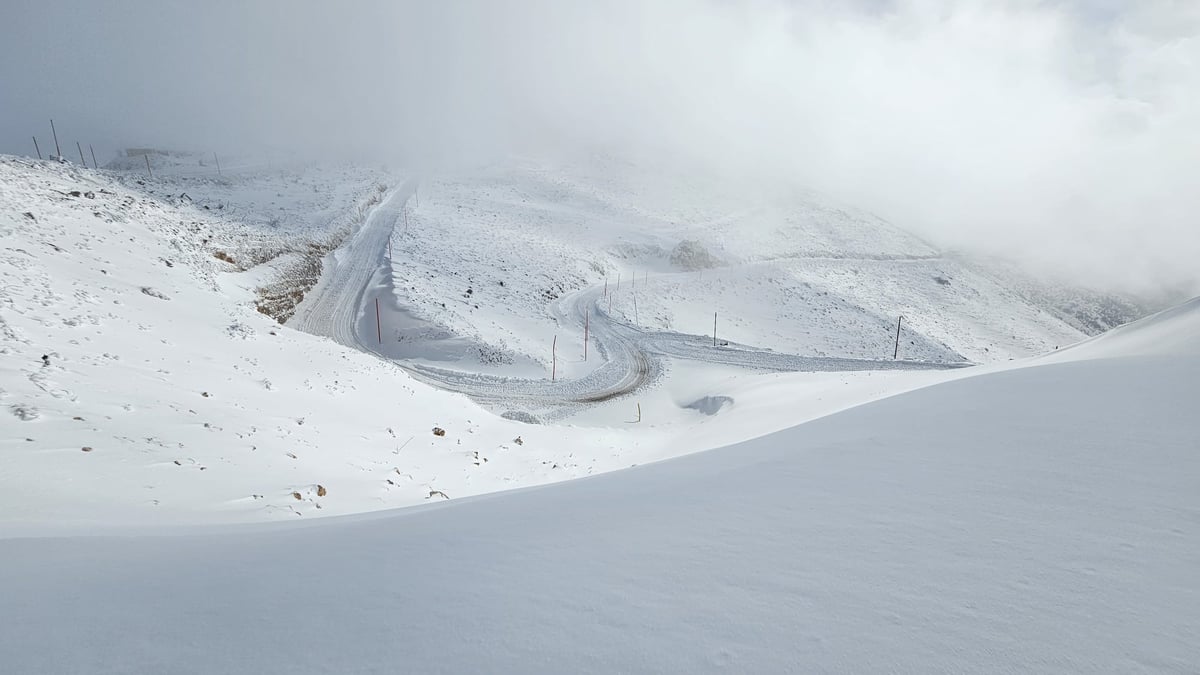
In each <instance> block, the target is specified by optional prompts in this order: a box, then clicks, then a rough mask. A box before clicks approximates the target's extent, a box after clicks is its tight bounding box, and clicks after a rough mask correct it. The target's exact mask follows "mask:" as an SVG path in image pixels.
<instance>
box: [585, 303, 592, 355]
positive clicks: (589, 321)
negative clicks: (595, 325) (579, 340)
mask: <svg viewBox="0 0 1200 675" xmlns="http://www.w3.org/2000/svg"><path fill="white" fill-rule="evenodd" d="M591 326H592V310H591V308H590V307H589V308H588V310H587V314H585V315H583V360H584V361H587V348H588V331H589V329H590V328H591Z"/></svg>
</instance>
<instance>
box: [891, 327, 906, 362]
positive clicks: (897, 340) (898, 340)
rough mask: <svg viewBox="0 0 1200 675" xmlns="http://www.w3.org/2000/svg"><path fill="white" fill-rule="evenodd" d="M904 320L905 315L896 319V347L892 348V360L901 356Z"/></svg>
mask: <svg viewBox="0 0 1200 675" xmlns="http://www.w3.org/2000/svg"><path fill="white" fill-rule="evenodd" d="M901 321H904V317H900V318H899V319H896V348H895V349H894V350H892V360H893V361H895V360H896V358H897V357H898V356H900V322H901Z"/></svg>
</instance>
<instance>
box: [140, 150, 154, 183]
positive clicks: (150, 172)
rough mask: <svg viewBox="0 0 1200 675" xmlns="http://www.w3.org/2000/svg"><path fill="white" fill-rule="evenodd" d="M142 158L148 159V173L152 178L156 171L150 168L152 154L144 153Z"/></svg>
mask: <svg viewBox="0 0 1200 675" xmlns="http://www.w3.org/2000/svg"><path fill="white" fill-rule="evenodd" d="M142 159H144V160H146V173H148V174H150V177H151V178H154V171H153V170H151V169H150V155H142Z"/></svg>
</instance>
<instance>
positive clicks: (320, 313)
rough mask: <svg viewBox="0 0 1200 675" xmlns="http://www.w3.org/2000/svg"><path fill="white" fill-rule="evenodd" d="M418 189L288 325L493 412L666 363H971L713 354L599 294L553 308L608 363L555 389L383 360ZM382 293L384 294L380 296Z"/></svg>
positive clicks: (382, 219) (567, 403) (746, 349)
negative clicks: (634, 317) (398, 249)
mask: <svg viewBox="0 0 1200 675" xmlns="http://www.w3.org/2000/svg"><path fill="white" fill-rule="evenodd" d="M416 187H417V181H416V180H415V179H411V180H409V181H407V182H405V183H403V184H401V185H400V186H398V187H396V188H395V189H393V190H392V191H391V192H389V193H388V194H387V196H386V197H385V198H384V199H383V201H382V202H381V203H380V204H379V205H378V206H376V207H375V208H374V209H373V210H372V211H371V212H370V213H369V214H368V216H367V218H366V219H365V220H364V222H363V224H362V225H361V226H360V227H359V228H358V229H357V230H356V231H354V232H353V233H351V235H350V236H349V237H348V238H347V239H346V241H345V242H344V243H343V244H342V246H341V247H339V248H338V249H337V250H335V251H333V252H332V253H330V254H329V255H328V256H326V258H325V261H324V262H325V264H324V265H323V268H322V271H321V279H320V281H319V282H318V283H317V285H316V286H314V287H313V289H312V290H311V291H310V292H309V293H308V295H307V296H305V298H304V300H303V301H302V302H301V303H300V304H299V305H298V306H297V308H296V313H295V315H294V316H293V317H292V319H291V320H290V321H288V326H289V327H291V328H295V329H297V330H300V331H304V332H307V333H311V334H314V335H321V336H325V337H329V338H332V339H333V340H335V341H336V342H338V343H340V344H343V345H346V346H347V347H352V348H354V349H358V350H362V351H366V352H370V353H373V354H376V355H379V356H380V357H382V358H386V359H388V360H391V361H393V362H394V363H396V364H397V365H399V366H400V367H402V368H404V369H405V370H406V371H408V372H409V373H410V374H411V375H412V376H413V377H415V378H416V379H418V380H421V381H423V382H426V383H428V384H431V385H434V386H437V387H440V388H442V389H446V390H450V391H455V392H459V393H463V394H466V395H467V396H470V397H471V398H472V399H474V400H476V401H478V402H480V403H483V404H485V405H488V406H490V407H494V408H497V409H500V410H503V411H519V412H520V413H521V414H522V416H533V417H536V418H540V419H554V418H557V417H561V416H565V415H567V414H570V412H572V411H573V410H575V409H577V408H578V407H580V406H582V405H586V404H591V403H597V402H601V401H605V400H608V399H612V398H616V397H619V396H623V395H626V394H630V393H632V392H635V391H637V390H638V389H640V388H642V387H645V386H647V385H648V384H650V383H652V382H654V381H655V380H656V379H657V378H658V377H659V376H660V375H661V374H662V373H663V370H664V361H665V360H667V359H686V360H691V361H700V362H706V363H719V364H724V365H730V366H738V367H743V368H749V369H755V370H767V371H781V372H782V371H807V372H812V371H853V370H917V369H920V370H929V369H945V368H954V367H960V366H962V365H966V364H947V363H928V362H920V361H883V360H868V359H846V358H829V357H814V356H799V355H795V354H784V353H779V352H775V351H770V350H765V349H759V348H755V347H751V346H746V345H733V344H729V345H727V344H724V343H723V344H722V345H721V346H713V345H712V342H711V338H710V337H705V336H698V335H687V334H683V333H674V332H666V331H653V330H648V329H645V328H642V327H639V326H634V325H632V324H629V323H625V322H623V321H618V320H616V319H614V318H613V317H611V316H609V314H608V313H606V312H605V311H604V310H603V309H602V303H601V300H602V298H603V292H604V291H603V289H602V288H601V287H598V286H597V287H589V288H585V289H582V290H579V291H576V292H574V293H570V294H567V295H565V296H563V297H562V298H560V299H559V300H558V301H556V302H555V303H553V304H552V305H550V307H549V308H548V311H549V312H550V314H551V315H552V316H554V317H555V318H556V319H558V321H559V323H560V325H571V326H578V327H580V328H582V326H583V324H584V321H585V317H586V316H587V315H588V313H590V314H591V320H590V335H591V341H590V343H589V344H590V345H591V347H592V350H593V353H595V355H596V356H597V357H598V358H599V359H601V360H602V363H601V365H600V366H598V367H597V368H595V369H594V370H592V371H590V372H589V373H587V374H586V375H584V376H582V377H579V378H575V379H558V380H555V381H550V380H547V379H531V378H514V377H503V376H497V375H492V374H487V373H479V372H463V371H461V370H452V369H449V368H439V367H437V366H433V365H429V364H427V363H417V362H413V361H408V360H405V359H396V358H392V357H389V356H388V355H386V354H383V353H382V352H381V350H380V348H379V347H378V345H379V342H378V339H377V336H376V335H375V334H374V331H373V330H371V331H369V332H371V335H369V336H368V335H363V334H362V333H363V332H364V329H365V327H368V326H373V325H374V320H373V319H371V320H370V321H364V320H363V319H364V317H366V316H368V312H371V313H373V312H374V309H373V307H367V305H368V304H369V301H370V304H372V305H373V301H372V300H371V298H370V297H369V293H368V290H369V289H371V288H373V287H374V288H376V289H377V290H380V291H381V292H386V293H389V294H390V293H391V292H392V288H391V286H390V284H391V282H390V279H391V277H390V274H388V273H387V271H388V268H387V266H388V264H389V262H388V259H387V250H388V242H389V240H390V237H391V236H392V232H393V230H394V229H395V227H396V225H397V223H398V222H400V221H401V219H402V218H403V209H404V207H405V204H406V202H407V200H408V198H409V197H410V196H411V195H412V194H413V193H414V192H415V190H416ZM381 285H382V286H384V287H385V288H382V289H380V288H379V287H380V286H381ZM431 339H432V340H438V339H453V336H449V335H443V336H441V337H440V338H439V337H434V338H431Z"/></svg>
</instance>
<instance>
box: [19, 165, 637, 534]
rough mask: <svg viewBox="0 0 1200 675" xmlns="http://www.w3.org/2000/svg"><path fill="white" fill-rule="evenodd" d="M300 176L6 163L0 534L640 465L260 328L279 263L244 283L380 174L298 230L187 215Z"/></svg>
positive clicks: (606, 437)
mask: <svg viewBox="0 0 1200 675" xmlns="http://www.w3.org/2000/svg"><path fill="white" fill-rule="evenodd" d="M313 171H314V172H315V173H305V174H304V175H303V176H302V177H301V178H300V180H301V181H305V180H309V179H313V180H317V179H319V178H321V173H320V172H319V171H317V170H313ZM281 175H282V178H280V176H281ZM290 176H291V174H278V173H272V174H267V175H259V176H253V177H250V178H249V179H245V180H243V181H239V182H238V183H236V184H220V183H217V184H212V183H211V182H210V179H209V178H184V177H180V176H163V177H160V178H156V179H155V180H153V181H151V180H148V179H145V178H133V177H130V176H122V175H120V174H109V173H105V172H95V171H88V170H80V169H78V168H75V167H71V166H67V165H57V164H52V163H48V162H35V161H27V160H21V159H16V158H0V269H2V270H3V284H2V285H0V413H2V414H0V492H2V494H3V497H2V503H3V505H4V508H3V509H0V522H4V523H10V524H22V525H28V526H33V525H37V524H48V523H59V524H63V523H82V522H90V523H121V522H125V523H130V522H172V523H178V522H229V521H238V520H248V519H250V520H261V519H270V518H275V517H294V516H295V515H299V514H311V515H319V514H331V513H357V512H362V511H366V510H373V509H380V508H387V507H389V506H399V505H406V504H414V503H423V502H424V501H426V500H428V499H430V498H431V491H437V492H436V493H434V494H433V495H432V498H434V499H443V498H445V497H444V496H443V495H449V496H451V497H459V496H463V495H465V494H477V493H480V492H489V491H494V490H499V489H503V488H505V487H509V486H514V485H527V484H533V483H540V482H546V481H552V480H562V479H565V478H571V477H575V476H579V475H586V474H588V473H591V472H593V471H602V470H606V469H613V468H619V467H625V466H629V465H630V464H631V463H637V462H638V461H641V460H640V459H639V455H638V452H637V449H638V448H639V447H640V445H641V442H640V441H630V440H626V439H624V437H625V436H627V435H628V433H627V432H625V431H623V430H621V429H615V430H611V431H610V432H608V433H595V432H589V433H588V434H586V436H585V435H583V434H580V433H573V432H572V431H571V430H570V429H567V428H551V427H540V426H539V427H531V426H529V425H525V424H519V423H516V422H511V421H508V420H503V419H499V418H497V417H495V416H493V415H491V414H489V413H486V412H485V411H483V410H481V409H480V408H478V407H477V406H475V405H473V404H472V403H471V402H470V401H467V400H465V399H464V398H463V397H462V396H459V395H454V394H449V393H445V392H441V391H437V390H433V389H431V388H429V387H428V386H426V385H423V384H420V383H416V382H413V381H411V380H410V379H409V378H408V376H407V375H405V374H404V372H403V371H401V370H400V369H399V368H396V367H395V366H393V365H391V364H388V363H385V362H382V361H380V360H378V359H377V358H375V357H373V356H369V355H366V354H362V353H360V352H356V351H354V350H349V349H346V348H344V347H342V346H340V345H336V344H334V343H331V342H328V341H324V340H320V339H318V338H315V337H312V336H308V335H305V334H303V333H298V332H296V331H292V330H288V329H286V328H283V327H281V326H279V325H278V324H277V323H276V322H275V321H274V320H273V319H271V318H270V317H268V316H265V315H263V314H262V313H260V312H259V311H257V307H258V303H259V302H260V300H261V298H260V297H259V296H258V294H257V289H260V288H262V287H263V285H264V284H270V283H272V282H273V281H274V280H275V279H277V278H278V271H277V270H278V265H279V262H278V258H272V259H269V260H266V261H265V262H262V264H259V265H257V266H253V267H249V269H247V270H245V271H239V269H241V267H243V266H246V265H249V264H253V262H255V261H256V260H258V259H259V257H266V256H267V255H269V253H270V252H271V251H272V250H275V249H279V250H283V251H287V250H293V249H295V250H304V249H306V248H308V247H309V245H310V244H311V242H313V241H321V240H324V239H327V238H328V237H330V236H334V235H335V234H336V231H337V230H338V229H340V228H343V227H353V226H354V222H353V218H352V216H354V215H355V214H357V213H359V211H360V209H359V207H360V201H361V200H364V199H365V200H368V201H370V200H372V199H373V198H374V195H375V194H377V192H376V189H375V187H374V181H375V180H378V179H379V178H380V177H379V176H376V175H368V176H366V178H367V180H362V181H359V182H358V183H354V182H352V181H351V180H350V178H351V176H347V175H345V174H342V173H338V174H337V175H335V176H332V177H330V176H324V178H325V179H326V180H334V181H337V182H339V183H340V185H339V186H337V187H329V188H328V189H327V190H326V189H325V188H322V189H321V190H319V191H318V192H324V193H325V194H332V193H334V192H338V193H340V194H343V195H344V196H345V198H344V199H342V200H341V205H342V206H341V208H340V209H333V208H332V207H331V205H326V206H324V207H323V208H324V209H326V212H327V213H330V216H329V218H328V219H327V220H325V221H321V220H319V219H316V218H315V217H312V216H309V217H310V218H312V220H309V221H308V222H307V225H303V226H301V225H297V224H296V221H294V220H291V219H290V218H288V216H290V215H292V214H291V213H290V212H286V213H285V214H284V216H285V217H284V218H283V219H282V220H285V221H289V222H291V223H292V224H291V225H284V224H280V226H279V227H278V228H276V227H275V226H273V225H271V224H270V223H266V224H261V225H260V224H256V223H259V221H256V220H254V219H252V218H246V219H245V220H239V219H237V218H231V217H227V216H225V215H221V216H214V215H212V211H213V210H214V209H204V208H203V206H200V205H198V204H200V203H203V204H208V203H210V202H213V203H223V204H234V205H242V206H240V207H235V206H227V207H226V209H218V210H220V211H228V210H234V209H235V208H241V209H242V210H243V213H254V212H255V211H251V210H250V207H249V206H248V205H249V204H250V203H251V202H253V201H256V199H257V197H256V195H259V194H261V192H262V190H263V189H264V187H263V186H264V185H270V184H272V183H273V182H277V181H281V182H284V183H290V182H291V178H290ZM138 181H141V182H142V183H143V184H141V185H139V184H138ZM124 183H130V184H131V187H129V188H126V187H123V184H124ZM355 184H357V185H359V186H360V189H359V190H353V189H348V188H350V187H351V186H353V185H355ZM236 185H246V186H248V187H247V191H246V192H239V191H237V190H236V189H235V187H236ZM206 186H207V187H209V188H211V189H212V190H214V191H221V192H223V193H224V195H223V197H222V198H221V200H220V201H217V200H215V199H212V198H210V197H204V196H202V195H207V194H208V193H207V192H206V191H205V188H206ZM282 189H283V188H282V187H281V190H282ZM308 191H311V190H305V192H308ZM181 192H188V193H189V194H190V195H192V197H191V200H189V199H187V198H181V197H180V194H181ZM304 206H305V205H304V204H303V203H301V204H300V207H301V208H302V210H303V207H304ZM297 215H298V216H299V214H297ZM265 239H269V243H268V244H267V245H263V244H262V242H263V241H264V240H265ZM264 251H266V252H267V253H263V252H264ZM285 256H286V254H285ZM231 258H232V259H235V260H236V261H237V262H238V263H239V264H234V263H231V262H227V260H228V259H231ZM43 357H44V358H43ZM298 364H303V365H302V367H301V366H299V365H298ZM435 426H437V427H441V428H443V429H445V430H446V435H445V436H434V435H433V434H432V429H433V428H434V427H435ZM518 438H521V441H520V442H519V443H516V442H514V440H515V439H518ZM568 439H570V440H569V441H568ZM655 447H656V448H659V446H657V445H656V446H655Z"/></svg>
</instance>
